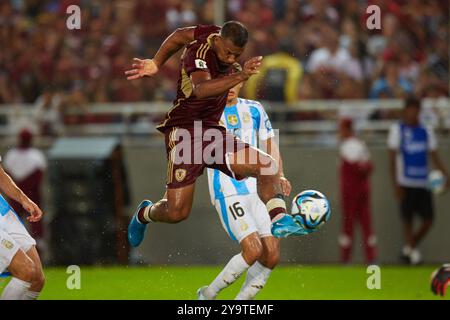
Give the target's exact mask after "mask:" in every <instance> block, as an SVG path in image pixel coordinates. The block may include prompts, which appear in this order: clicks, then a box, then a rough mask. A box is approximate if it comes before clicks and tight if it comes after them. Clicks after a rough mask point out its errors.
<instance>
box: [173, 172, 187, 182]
mask: <svg viewBox="0 0 450 320" xmlns="http://www.w3.org/2000/svg"><path fill="white" fill-rule="evenodd" d="M184 178H186V169H177V170H175V179H177V181H178V182H182V181H183V180H184Z"/></svg>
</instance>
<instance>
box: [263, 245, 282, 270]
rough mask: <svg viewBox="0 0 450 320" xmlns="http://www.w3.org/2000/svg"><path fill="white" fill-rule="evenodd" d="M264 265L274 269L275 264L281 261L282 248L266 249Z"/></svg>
mask: <svg viewBox="0 0 450 320" xmlns="http://www.w3.org/2000/svg"><path fill="white" fill-rule="evenodd" d="M263 255H264V263H263V264H264V265H265V266H266V267H267V268H269V269H273V268H275V266H276V265H277V264H278V263H280V250H278V249H276V248H270V249H267V250H264V253H263Z"/></svg>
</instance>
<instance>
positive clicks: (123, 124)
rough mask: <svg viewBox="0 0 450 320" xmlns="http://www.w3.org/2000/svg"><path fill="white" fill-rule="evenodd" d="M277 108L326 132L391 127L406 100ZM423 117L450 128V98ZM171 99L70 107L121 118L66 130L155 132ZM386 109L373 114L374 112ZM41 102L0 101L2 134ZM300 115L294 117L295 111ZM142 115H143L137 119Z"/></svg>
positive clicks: (277, 118)
mask: <svg viewBox="0 0 450 320" xmlns="http://www.w3.org/2000/svg"><path fill="white" fill-rule="evenodd" d="M263 105H264V106H265V108H266V110H267V112H269V113H270V114H272V118H273V121H272V122H273V126H274V127H275V128H280V129H281V131H285V132H287V133H324V132H334V131H335V130H336V119H338V118H339V117H342V116H347V117H352V118H354V119H355V120H356V121H355V122H356V127H357V129H358V130H363V131H364V130H368V131H381V132H382V131H386V130H387V129H388V128H389V126H390V125H391V124H392V123H393V122H394V121H395V120H396V118H397V117H398V115H399V110H400V109H401V108H402V106H403V100H397V99H386V100H308V101H300V102H297V103H295V104H290V105H287V104H283V103H275V102H263ZM422 106H423V108H422V109H423V112H422V118H423V120H424V121H425V122H427V124H429V125H432V126H434V127H435V128H437V129H450V99H447V98H443V99H424V100H422ZM170 107H171V102H139V103H106V104H91V105H89V106H87V107H86V108H82V109H80V108H69V109H67V110H65V111H64V114H65V115H66V116H70V115H71V116H75V115H89V116H93V117H95V116H102V115H111V116H113V117H114V118H118V119H119V121H115V122H110V123H81V124H72V125H64V126H62V128H63V131H64V133H65V134H69V135H71V134H76V135H110V134H112V135H146V134H152V133H156V125H157V123H155V120H154V119H157V118H162V117H163V116H164V114H165V113H166V112H167V110H168V109H169V108H170ZM376 112H378V113H382V114H383V115H382V116H381V117H379V119H373V115H374V113H376ZM308 113H315V114H316V115H317V114H318V115H319V119H317V120H302V116H301V115H302V114H303V115H307V114H308ZM35 114H36V108H35V106H34V105H30V104H4V105H0V135H2V136H8V135H13V134H15V132H17V128H18V127H22V126H23V125H25V124H26V125H31V126H36V127H37V124H36V121H37V120H36V116H35ZM294 116H295V117H296V118H298V117H300V119H298V120H295V121H293V120H292V119H293V117H294ZM136 119H139V121H135V120H136Z"/></svg>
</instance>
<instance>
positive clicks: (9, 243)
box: [1, 239, 14, 250]
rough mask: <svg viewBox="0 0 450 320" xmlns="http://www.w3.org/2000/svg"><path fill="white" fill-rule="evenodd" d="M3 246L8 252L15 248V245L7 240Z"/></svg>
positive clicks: (4, 240)
mask: <svg viewBox="0 0 450 320" xmlns="http://www.w3.org/2000/svg"><path fill="white" fill-rule="evenodd" d="M1 244H2V246H4V247H5V248H6V249H8V250H11V249H12V248H14V244H13V243H12V242H11V241H9V240H6V239H2V241H1Z"/></svg>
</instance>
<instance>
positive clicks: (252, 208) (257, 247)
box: [197, 83, 291, 300]
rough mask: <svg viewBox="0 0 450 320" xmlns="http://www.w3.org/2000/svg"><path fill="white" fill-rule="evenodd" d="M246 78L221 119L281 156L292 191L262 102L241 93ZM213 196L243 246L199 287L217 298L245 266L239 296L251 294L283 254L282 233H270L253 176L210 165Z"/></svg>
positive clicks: (238, 133) (233, 91) (248, 139)
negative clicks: (241, 176) (233, 174)
mask: <svg viewBox="0 0 450 320" xmlns="http://www.w3.org/2000/svg"><path fill="white" fill-rule="evenodd" d="M242 86H243V83H240V84H238V85H236V86H235V87H233V88H232V89H231V90H230V91H229V93H228V97H227V104H226V107H225V109H224V112H223V114H222V116H221V120H220V122H221V124H222V125H224V126H225V127H226V128H227V130H228V131H229V132H231V133H233V134H235V135H236V136H237V137H239V138H240V139H242V140H243V141H244V142H246V143H248V144H250V145H251V146H254V147H258V146H259V147H261V145H265V146H266V147H262V149H265V150H266V151H267V152H268V153H269V154H271V155H272V156H273V157H274V158H275V159H277V160H278V162H279V164H280V165H279V173H280V177H281V184H282V189H283V194H284V195H285V196H288V195H289V193H290V192H291V185H290V183H289V181H288V180H287V179H286V178H285V177H284V174H283V165H282V161H281V158H280V154H279V149H278V145H277V143H276V142H275V139H274V138H275V134H274V131H273V129H272V125H271V123H270V120H269V118H268V116H267V114H266V112H265V110H264V108H263V106H262V105H261V104H260V103H259V102H257V101H253V100H246V99H240V98H238V95H239V90H240V89H241V88H242ZM208 183H209V192H210V195H211V202H212V204H213V205H214V206H215V208H216V210H217V213H218V214H219V217H220V220H221V222H222V226H223V228H224V229H225V231H226V232H227V233H228V235H229V237H230V238H231V239H232V240H234V241H238V242H239V244H240V246H241V249H242V252H240V253H239V254H237V255H235V256H234V257H232V258H231V259H230V261H229V262H228V264H227V265H226V266H225V268H224V269H223V270H222V271H221V272H220V274H219V275H218V276H217V277H216V278H215V279H214V280H213V281H212V282H211V284H210V285H208V286H205V287H202V288H200V289H199V290H198V292H197V294H198V298H199V299H200V300H210V299H215V298H216V296H217V294H218V293H219V292H220V291H221V290H222V289H224V288H226V287H228V286H229V285H231V284H232V283H233V282H234V281H235V280H237V279H238V278H239V277H240V276H241V275H242V274H243V273H244V272H245V271H247V277H246V280H245V282H244V284H243V286H242V288H241V290H240V291H239V293H238V295H237V296H236V299H238V300H250V299H253V298H254V297H255V296H256V294H257V293H258V292H259V291H260V290H261V289H262V288H263V287H264V285H265V283H266V281H267V279H268V278H269V275H270V273H271V271H272V269H273V268H275V266H276V265H277V263H278V261H279V255H280V243H279V239H277V238H275V237H274V236H273V235H272V233H271V230H270V229H271V221H270V217H269V215H268V212H267V208H266V206H265V205H264V203H263V202H262V201H261V199H260V198H259V196H258V193H257V181H256V179H255V178H247V179H245V180H241V181H238V180H236V179H233V178H232V177H229V176H227V175H226V174H224V173H222V172H220V171H219V170H217V169H208Z"/></svg>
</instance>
